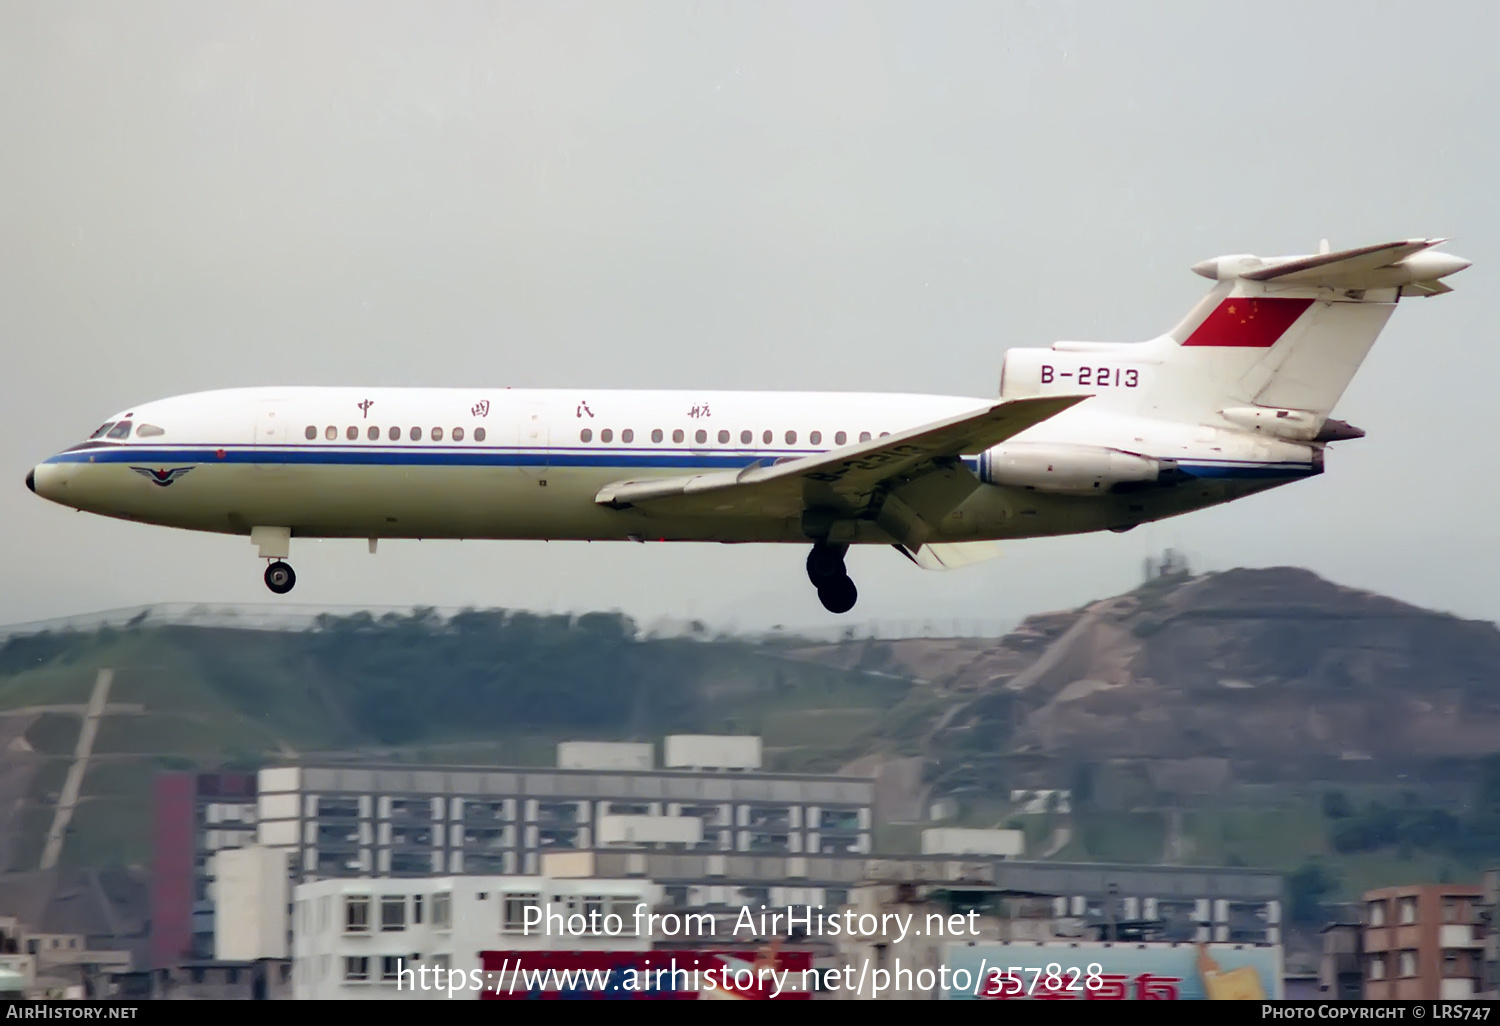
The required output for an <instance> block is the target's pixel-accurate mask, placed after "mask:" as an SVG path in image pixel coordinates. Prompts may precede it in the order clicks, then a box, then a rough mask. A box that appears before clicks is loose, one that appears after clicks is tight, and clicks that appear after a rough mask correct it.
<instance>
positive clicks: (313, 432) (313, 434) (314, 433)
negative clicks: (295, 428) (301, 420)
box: [302, 424, 318, 442]
mask: <svg viewBox="0 0 1500 1026" xmlns="http://www.w3.org/2000/svg"><path fill="white" fill-rule="evenodd" d="M302 433H303V435H305V436H306V437H307V440H308V441H309V442H311V441H312V440H313V439H314V438H317V437H318V429H317V428H315V427H313V426H312V425H311V424H309V425H307V430H306V431H304V432H302Z"/></svg>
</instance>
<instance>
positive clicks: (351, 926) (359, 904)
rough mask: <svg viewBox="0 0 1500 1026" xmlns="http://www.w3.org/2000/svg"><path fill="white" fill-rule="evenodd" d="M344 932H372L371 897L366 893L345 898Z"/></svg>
mask: <svg viewBox="0 0 1500 1026" xmlns="http://www.w3.org/2000/svg"><path fill="white" fill-rule="evenodd" d="M344 932H345V933H369V932H370V899H369V897H368V896H366V895H359V896H350V897H347V898H345V899H344Z"/></svg>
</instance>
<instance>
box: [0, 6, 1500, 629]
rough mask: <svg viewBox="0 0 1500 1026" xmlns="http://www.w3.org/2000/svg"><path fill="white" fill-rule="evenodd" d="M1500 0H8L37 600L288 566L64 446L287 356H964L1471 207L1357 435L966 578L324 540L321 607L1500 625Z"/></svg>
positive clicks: (825, 376) (18, 300) (1435, 231)
mask: <svg viewBox="0 0 1500 1026" xmlns="http://www.w3.org/2000/svg"><path fill="white" fill-rule="evenodd" d="M1497 36H1500V7H1497V6H1496V5H1494V4H1491V3H1457V2H1455V3H1447V4H1442V5H1439V6H1436V7H1434V6H1430V5H1425V4H1398V3H1372V2H1370V0H1361V2H1357V3H1333V2H1326V3H1319V4H1303V3H1275V2H1264V3H1258V4H1255V5H1252V6H1248V7H1247V6H1244V5H1225V4H1205V3H1202V2H1185V3H1165V2H1156V3H1151V4H1101V3H1091V4H1070V3H1056V2H1048V3H996V2H994V0H988V2H981V3H933V2H923V3H906V4H872V3H848V4H846V3H819V2H807V0H804V2H798V3H790V4H775V3H765V2H756V3H722V2H720V3H685V2H681V0H679V2H675V3H640V2H637V3H628V4H616V3H603V2H596V3H585V4H562V3H555V4H540V3H526V4H520V3H479V4H468V3H465V4H457V3H441V2H424V3H421V4H417V3H407V4H386V3H372V2H369V0H362V2H358V3H331V2H310V3H274V4H272V3H240V2H229V0H218V2H215V3H211V4H205V3H196V2H184V3H157V2H136V3H132V4H117V3H99V2H74V3H68V4H56V3H46V2H16V0H12V2H9V3H6V4H4V5H0V339H3V343H0V344H3V349H0V352H3V360H4V363H3V365H0V366H3V373H0V418H3V420H0V422H3V424H4V427H5V430H4V431H3V432H0V524H3V525H4V529H3V531H0V560H3V564H4V567H5V570H4V573H3V574H0V580H3V581H4V582H5V584H6V587H5V588H4V589H3V590H0V622H13V621H17V620H29V619H33V618H40V617H50V616H57V615H66V614H72V613H81V612H89V611H94V610H99V609H108V608H113V607H117V606H126V605H134V604H138V603H145V602H199V601H204V602H256V603H260V602H269V601H273V596H271V595H270V594H269V593H268V592H267V591H266V588H265V585H264V584H263V583H262V580H261V572H262V569H263V564H262V563H261V562H260V561H258V560H256V559H255V558H254V550H253V549H252V548H251V546H250V544H249V542H248V540H247V539H242V538H234V537H227V536H211V535H192V534H187V533H183V532H177V531H172V530H169V529H165V528H153V527H146V526H140V525H133V524H127V523H121V522H116V521H113V520H109V519H105V518H101V517H97V516H91V515H88V514H82V513H74V512H70V511H68V510H65V509H63V508H62V507H59V506H55V505H52V504H50V503H46V502H43V501H41V500H39V499H37V498H36V497H34V496H32V495H31V494H30V493H29V492H27V491H26V489H25V487H24V485H23V483H22V479H23V477H24V476H25V473H26V471H27V469H28V468H29V467H30V466H32V464H34V463H35V462H37V461H39V460H40V459H42V458H45V457H46V456H48V455H50V454H51V453H53V452H55V451H57V450H58V449H60V448H63V447H65V446H66V445H68V444H71V443H73V442H76V441H78V440H79V439H80V438H82V437H83V436H84V435H85V434H86V433H87V432H89V431H91V430H92V429H93V428H94V427H95V426H97V424H98V423H99V422H100V420H101V419H102V418H103V417H105V416H106V415H107V414H109V413H111V412H114V411H116V410H119V409H121V408H125V407H128V406H130V405H133V404H136V403H139V402H143V401H147V400H150V399H157V398H162V397H166V396H169V395H174V394H178V393H184V392H194V391H200V390H206V389H212V388H220V387H229V386H240V385H259V384H277V383H294V384H315V385H316V384H326V385H334V384H374V385H404V384H409V385H432V386H463V387H470V386H476V385H479V386H502V385H508V386H513V387H518V388H519V387H565V388H572V387H587V388H594V389H598V388H606V387H619V388H656V387H667V388H671V387H685V388H704V389H709V388H725V389H728V388H752V389H808V390H842V389H849V390H860V391H885V390H889V391H908V390H911V391H929V392H938V393H945V394H959V395H973V396H978V397H990V396H993V395H994V393H995V389H996V387H997V376H998V371H999V366H1000V360H1001V356H1002V353H1003V351H1004V350H1005V349H1006V348H1008V347H1010V346H1032V345H1046V344H1049V343H1051V342H1052V341H1054V340H1057V339H1078V338H1084V339H1106V340H1129V341H1133V340H1137V339H1142V338H1147V337H1150V336H1152V335H1156V334H1158V333H1160V332H1161V331H1163V330H1165V329H1167V328H1169V327H1171V326H1172V325H1173V324H1174V323H1175V322H1176V321H1177V319H1178V318H1179V317H1180V316H1181V315H1182V314H1183V313H1184V312H1185V311H1186V310H1187V309H1188V307H1189V306H1190V305H1191V304H1192V303H1193V302H1195V301H1196V300H1197V299H1198V297H1199V296H1200V295H1201V294H1202V293H1203V292H1204V291H1205V290H1206V288H1207V287H1208V285H1209V283H1208V282H1205V281H1204V280H1202V279H1201V278H1197V277H1196V276H1194V275H1193V274H1191V273H1190V272H1189V271H1188V268H1189V266H1190V265H1192V264H1193V263H1195V262H1197V261H1199V260H1202V259H1204V258H1206V257H1211V256H1215V255H1218V254H1222V253H1236V252H1252V253H1258V254H1261V255H1263V256H1272V255H1281V254H1286V253H1306V252H1313V251H1315V249H1316V246H1317V243H1318V240H1319V239H1320V238H1325V237H1326V238H1328V239H1330V240H1331V241H1332V243H1333V245H1334V246H1335V247H1352V246H1360V245H1367V244H1371V243H1376V242H1384V241H1388V240H1391V239H1399V238H1407V237H1415V236H1448V237H1452V238H1453V240H1454V241H1453V242H1452V243H1451V244H1450V245H1449V246H1448V247H1446V248H1447V249H1448V250H1450V251H1452V252H1455V253H1457V254H1459V255H1461V256H1464V257H1467V258H1468V259H1470V260H1473V261H1474V266H1473V267H1472V268H1470V269H1468V270H1466V271H1464V272H1462V273H1461V274H1459V275H1458V276H1456V277H1454V278H1453V279H1452V280H1451V284H1453V285H1454V286H1455V288H1456V291H1455V292H1454V293H1453V294H1451V295H1448V296H1443V297H1439V298H1435V299H1431V300H1414V301H1411V302H1409V303H1404V304H1403V305H1402V307H1401V309H1400V310H1398V311H1397V313H1396V316H1395V317H1394V318H1393V320H1392V322H1391V325H1390V327H1389V328H1388V329H1387V331H1386V333H1385V334H1384V335H1383V336H1382V337H1381V339H1380V342H1379V343H1378V344H1377V346H1376V348H1375V351H1374V353H1373V355H1372V356H1371V358H1370V359H1369V361H1368V362H1367V363H1366V365H1365V367H1364V370H1363V371H1362V373H1361V374H1360V375H1359V376H1358V377H1357V378H1356V379H1355V381H1354V384H1353V386H1352V387H1351V388H1350V390H1349V392H1348V393H1347V394H1346V396H1345V398H1344V402H1343V404H1342V405H1341V407H1340V409H1339V410H1338V411H1337V413H1336V415H1337V416H1341V417H1342V418H1344V419H1346V420H1349V421H1351V422H1353V423H1355V424H1357V425H1359V426H1361V427H1363V428H1365V429H1366V430H1367V431H1368V432H1369V436H1368V437H1367V438H1365V439H1363V440H1360V441H1356V442H1348V443H1344V444H1343V445H1340V446H1337V447H1336V448H1335V451H1334V452H1333V453H1332V454H1331V456H1330V458H1329V461H1328V473H1327V474H1325V475H1324V476H1323V477H1322V478H1320V479H1317V480H1313V481H1310V482H1304V483H1301V484H1296V485H1292V486H1290V487H1287V488H1285V489H1281V490H1277V491H1273V492H1270V493H1267V494H1265V495H1262V496H1258V497H1254V498H1250V499H1247V500H1243V501H1241V502H1239V503H1237V504H1233V505H1231V506H1228V507H1225V508H1222V509H1218V510H1210V511H1205V512H1201V513H1197V514H1194V515H1191V516H1188V517H1186V518H1180V519H1178V520H1176V521H1169V522H1166V523H1163V524H1160V525H1155V526H1152V527H1144V528H1140V529H1138V530H1137V531H1135V532H1133V533H1131V534H1126V535H1114V534H1105V535H1103V536H1098V537H1085V538H1073V539H1056V540H1044V541H1030V542H1014V543H1010V544H1009V545H1008V547H1007V553H1006V555H1005V556H1004V557H1003V558H1001V559H999V560H997V561H995V562H993V563H991V564H988V565H985V566H982V567H975V568H969V569H967V570H963V571H959V572H955V573H947V574H944V573H928V572H924V571H921V570H918V569H917V568H916V567H914V566H912V565H911V564H910V563H908V562H906V561H905V560H904V559H902V558H901V557H899V556H898V555H897V554H896V553H894V552H892V551H891V550H889V549H871V550H869V551H866V552H857V553H855V554H854V555H853V556H851V558H850V569H851V572H852V573H853V575H854V577H855V580H856V581H857V583H858V584H859V586H860V591H861V599H860V605H859V607H858V608H856V610H855V611H854V612H853V613H851V614H849V616H848V617H847V618H835V617H833V616H831V615H830V614H827V613H825V612H824V611H823V610H822V608H821V607H820V606H819V605H818V602H817V599H816V596H815V595H814V593H813V591H812V589H811V588H810V587H809V586H808V584H807V582H806V580H805V578H804V576H803V569H802V562H803V559H804V555H805V554H804V552H803V550H802V549H801V548H800V547H798V548H784V549H783V548H769V549H766V548H744V547H732V546H713V545H710V546H679V547H671V546H660V547H658V546H640V545H630V544H624V545H585V544H541V543H514V542H464V543H456V542H455V543H446V542H420V543H419V542H394V543H393V542H387V543H385V544H383V545H382V547H381V550H380V553H379V555H378V556H375V557H371V556H370V555H368V553H367V552H366V548H365V544H364V542H362V541H349V542H344V541H337V542H334V541H330V542H311V543H301V544H294V548H293V552H292V556H293V558H292V563H293V564H294V566H296V568H297V571H298V585H297V589H296V591H295V592H293V593H292V595H290V596H288V597H287V599H288V601H291V602H295V603H332V604H355V603H371V604H376V605H407V604H413V603H424V604H433V605H462V604H467V603H473V604H477V605H483V606H492V605H495V606H511V607H528V608H538V609H557V610H579V611H582V610H586V609H592V608H604V609H609V608H619V609H622V610H624V611H626V612H628V613H630V614H632V615H634V616H637V617H639V618H640V619H642V620H643V621H650V620H653V619H655V618H657V617H661V616H669V617H682V616H695V617H701V618H704V619H707V620H709V621H711V622H714V623H717V624H721V625H737V626H740V627H756V626H765V625H769V624H772V623H785V624H788V625H793V624H795V625H804V624H807V625H815V624H833V623H838V622H841V621H842V620H843V619H848V620H850V621H859V620H866V619H874V618H903V617H923V616H944V617H951V616H964V617H986V618H1011V617H1018V616H1021V615H1024V614H1026V613H1028V612H1033V611H1038V610H1041V609H1046V608H1054V607H1060V606H1069V605H1074V604H1076V603H1079V602H1082V601H1084V600H1087V599H1090V598H1094V597H1099V596H1102V595H1106V594H1111V593H1114V592H1116V591H1118V590H1121V589H1124V588H1127V587H1130V586H1131V585H1133V584H1134V583H1135V581H1136V579H1137V577H1138V575H1139V573H1140V564H1141V560H1142V559H1143V557H1144V556H1145V555H1146V554H1147V553H1148V552H1151V551H1154V550H1158V549H1160V548H1161V547H1163V546H1165V545H1170V544H1175V545H1178V546H1180V547H1181V548H1183V549H1185V550H1186V551H1187V552H1188V553H1189V554H1190V556H1191V557H1192V558H1193V559H1194V561H1195V564H1196V566H1198V567H1201V568H1206V569H1223V568H1228V567H1234V566H1269V565H1281V564H1291V565H1302V566H1306V567H1309V568H1311V569H1313V570H1315V571H1316V572H1318V573H1320V574H1323V575H1324V576H1326V577H1329V578H1330V579H1332V580H1335V581H1337V582H1339V583H1343V584H1348V585H1352V586H1356V587H1362V588H1369V589H1372V590H1377V591H1381V592H1385V593H1387V594H1390V595H1393V596H1395V597H1397V598H1401V599H1404V600H1407V601H1411V602H1415V603H1418V604H1422V605H1426V606H1431V607H1435V608H1440V609H1446V610H1451V611H1453V612H1457V613H1459V614H1461V615H1464V616H1470V617H1479V618H1484V619H1496V618H1500V589H1496V588H1495V587H1494V584H1493V582H1494V581H1495V580H1496V579H1497V577H1500V552H1497V545H1496V541H1497V528H1496V526H1495V524H1496V517H1495V507H1496V500H1497V498H1500V492H1497V476H1496V463H1497V459H1496V449H1495V444H1496V443H1495V436H1496V427H1497V415H1496V412H1495V411H1496V402H1495V398H1494V396H1495V391H1496V387H1497V382H1500V345H1497V344H1496V338H1495V330H1494V328H1493V322H1494V315H1495V305H1494V304H1495V291H1494V282H1495V280H1496V279H1495V274H1496V271H1497V269H1500V246H1497V229H1500V214H1497V208H1500V205H1497V203H1496V200H1495V189H1496V182H1497V181H1500V175H1497V171H1500V161H1497V156H1500V153H1497V149H1500V133H1497V116H1496V106H1495V105H1496V101H1497V99H1500V72H1497V70H1496V68H1497V65H1496V62H1495V59H1494V54H1493V45H1494V41H1495V39H1496V38H1497Z"/></svg>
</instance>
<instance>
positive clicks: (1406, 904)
mask: <svg viewBox="0 0 1500 1026" xmlns="http://www.w3.org/2000/svg"><path fill="white" fill-rule="evenodd" d="M1416 921H1417V899H1416V898H1402V899H1401V925H1402V926H1410V925H1411V924H1412V923H1415V922H1416Z"/></svg>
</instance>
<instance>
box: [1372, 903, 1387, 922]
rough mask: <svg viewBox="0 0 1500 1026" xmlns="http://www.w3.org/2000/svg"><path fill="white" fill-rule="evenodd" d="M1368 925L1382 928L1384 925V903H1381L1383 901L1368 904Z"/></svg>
mask: <svg viewBox="0 0 1500 1026" xmlns="http://www.w3.org/2000/svg"><path fill="white" fill-rule="evenodd" d="M1370 925H1371V926H1384V925H1385V902H1383V901H1372V902H1370Z"/></svg>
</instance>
